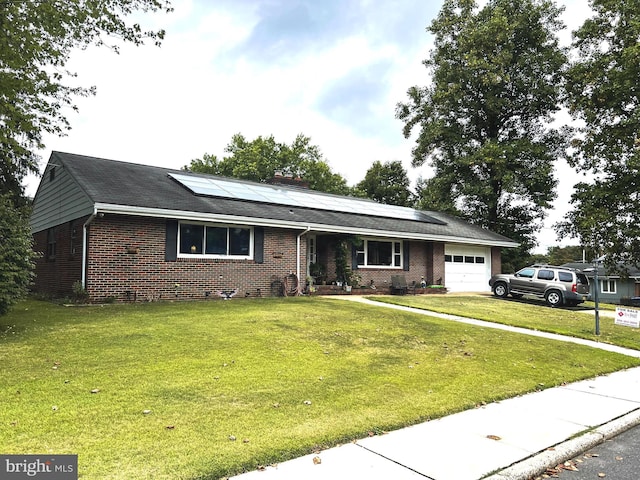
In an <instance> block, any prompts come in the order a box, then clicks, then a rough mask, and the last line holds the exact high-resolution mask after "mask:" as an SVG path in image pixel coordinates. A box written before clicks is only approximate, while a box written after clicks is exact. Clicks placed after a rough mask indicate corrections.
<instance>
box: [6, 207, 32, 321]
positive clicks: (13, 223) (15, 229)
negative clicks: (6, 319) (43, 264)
mask: <svg viewBox="0 0 640 480" xmlns="http://www.w3.org/2000/svg"><path fill="white" fill-rule="evenodd" d="M28 218H29V215H28V209H27V208H22V209H20V208H16V207H15V206H14V204H13V202H12V201H11V200H10V198H9V197H8V196H7V195H0V315H3V314H5V313H7V311H9V308H11V306H12V305H13V304H15V302H17V301H18V300H19V299H21V298H23V297H24V296H25V295H26V294H27V291H28V287H29V285H30V284H31V280H32V279H33V268H34V264H33V260H34V259H35V256H36V255H35V253H34V252H33V248H32V246H33V242H32V237H31V228H30V227H29V222H28Z"/></svg>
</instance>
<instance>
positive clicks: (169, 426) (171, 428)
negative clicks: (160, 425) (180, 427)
mask: <svg viewBox="0 0 640 480" xmlns="http://www.w3.org/2000/svg"><path fill="white" fill-rule="evenodd" d="M164 428H166V429H167V430H173V429H174V428H176V426H175V425H167V426H166V427H164Z"/></svg>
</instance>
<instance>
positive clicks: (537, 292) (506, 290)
mask: <svg viewBox="0 0 640 480" xmlns="http://www.w3.org/2000/svg"><path fill="white" fill-rule="evenodd" d="M489 286H490V287H491V290H492V291H493V294H494V295H496V296H497V297H502V298H504V297H506V296H507V295H511V296H512V297H514V298H521V297H522V296H523V295H533V296H536V297H538V298H544V299H545V301H546V302H547V304H548V305H550V306H552V307H559V306H561V305H568V306H575V305H578V304H579V303H582V302H584V301H585V300H586V299H587V297H588V296H589V280H588V279H587V276H586V275H585V274H584V273H582V272H581V271H580V270H576V269H575V268H565V267H555V266H553V265H532V266H530V267H526V268H523V269H522V270H519V271H518V272H516V273H515V274H513V275H507V274H500V275H494V276H492V277H491V279H490V280H489Z"/></svg>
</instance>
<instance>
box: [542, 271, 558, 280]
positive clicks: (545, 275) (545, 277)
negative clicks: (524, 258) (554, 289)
mask: <svg viewBox="0 0 640 480" xmlns="http://www.w3.org/2000/svg"><path fill="white" fill-rule="evenodd" d="M553 277H555V275H554V274H553V270H540V271H539V272H538V278H539V279H540V280H553Z"/></svg>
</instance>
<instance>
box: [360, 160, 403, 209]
mask: <svg viewBox="0 0 640 480" xmlns="http://www.w3.org/2000/svg"><path fill="white" fill-rule="evenodd" d="M410 183H411V182H410V181H409V176H408V174H407V171H406V170H405V169H404V167H403V166H402V162H400V161H399V160H395V161H391V162H385V163H382V162H380V161H375V162H373V165H371V167H370V168H369V170H367V173H366V174H365V176H364V179H363V180H362V181H361V182H360V183H358V184H357V185H356V190H359V191H360V192H362V194H363V195H364V196H365V197H367V198H371V199H372V200H375V201H377V202H380V203H386V204H387V205H399V206H401V207H409V206H411V204H412V195H411V190H409V185H410Z"/></svg>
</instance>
